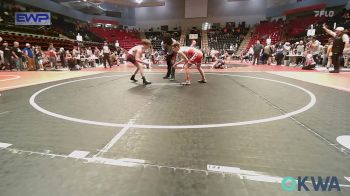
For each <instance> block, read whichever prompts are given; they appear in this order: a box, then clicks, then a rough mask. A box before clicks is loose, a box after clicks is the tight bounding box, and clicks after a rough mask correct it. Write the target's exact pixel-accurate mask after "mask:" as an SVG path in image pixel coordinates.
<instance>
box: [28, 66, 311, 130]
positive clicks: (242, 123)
mask: <svg viewBox="0 0 350 196" xmlns="http://www.w3.org/2000/svg"><path fill="white" fill-rule="evenodd" d="M148 74H150V75H153V74H161V73H148ZM129 75H130V74H123V75H111V76H98V77H91V78H84V79H78V80H72V81H68V82H62V83H59V84H55V85H51V86H48V87H46V88H43V89H41V90H39V91H37V92H35V93H34V94H33V95H32V96H31V97H30V99H29V103H30V105H31V106H32V107H33V108H35V109H36V110H38V111H39V112H42V113H44V114H46V115H49V116H52V117H55V118H59V119H63V120H67V121H72V122H77V123H82V124H89V125H96V126H105V127H125V126H130V125H128V124H119V123H110V122H100V121H92V120H85V119H79V118H74V117H69V116H65V115H61V114H57V113H54V112H51V111H48V110H46V109H44V108H42V107H41V106H39V105H38V104H37V103H36V102H35V99H36V97H37V96H38V95H39V94H41V93H42V92H44V91H47V90H49V89H52V88H55V87H58V86H62V85H66V84H70V83H74V82H80V81H86V80H95V79H100V78H110V77H123V76H129ZM207 75H217V76H229V77H240V78H250V79H257V80H264V81H270V82H275V83H279V84H284V85H287V86H291V87H294V88H297V89H299V90H302V91H304V92H305V93H306V94H307V95H309V97H310V101H309V103H308V104H307V105H305V106H304V107H302V108H300V109H298V110H295V111H292V112H288V113H285V114H282V115H280V116H274V117H270V118H263V119H257V120H249V121H241V122H231V123H217V124H202V125H200V124H198V125H139V124H133V125H131V126H130V127H132V128H143V129H206V128H220V127H234V126H242V125H253V124H260V123H267V122H272V121H277V120H282V119H286V118H289V117H291V116H295V115H297V114H300V113H303V112H305V111H307V110H309V109H310V108H312V107H313V106H314V105H315V104H316V96H315V95H314V94H313V93H312V92H310V91H309V90H307V89H305V88H303V87H300V86H297V85H294V84H291V83H287V82H283V81H279V80H273V79H268V78H261V77H254V76H244V75H236V74H216V73H207Z"/></svg>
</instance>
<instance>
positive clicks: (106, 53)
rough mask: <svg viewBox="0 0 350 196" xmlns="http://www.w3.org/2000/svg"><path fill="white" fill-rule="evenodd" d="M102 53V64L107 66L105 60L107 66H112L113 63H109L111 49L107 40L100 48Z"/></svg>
mask: <svg viewBox="0 0 350 196" xmlns="http://www.w3.org/2000/svg"><path fill="white" fill-rule="evenodd" d="M102 53H103V66H104V67H105V68H107V65H106V63H107V62H106V61H108V64H109V67H110V68H112V66H113V65H112V63H111V57H110V55H111V50H110V49H109V47H108V43H107V42H105V43H104V46H103V48H102Z"/></svg>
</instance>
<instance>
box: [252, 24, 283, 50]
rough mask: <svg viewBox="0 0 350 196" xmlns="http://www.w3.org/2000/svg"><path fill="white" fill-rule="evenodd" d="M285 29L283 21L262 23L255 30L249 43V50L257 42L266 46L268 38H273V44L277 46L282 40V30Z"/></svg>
mask: <svg viewBox="0 0 350 196" xmlns="http://www.w3.org/2000/svg"><path fill="white" fill-rule="evenodd" d="M283 28H284V24H283V22H282V21H273V22H267V21H263V22H260V24H258V25H257V26H256V28H255V32H253V35H252V37H251V39H250V41H249V44H248V46H247V50H248V49H249V48H250V47H251V46H252V45H254V44H255V43H256V41H257V40H260V41H261V44H266V39H267V38H268V37H270V38H271V43H272V44H276V43H277V42H279V41H281V39H282V33H283V31H282V29H283Z"/></svg>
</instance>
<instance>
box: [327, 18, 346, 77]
mask: <svg viewBox="0 0 350 196" xmlns="http://www.w3.org/2000/svg"><path fill="white" fill-rule="evenodd" d="M323 29H324V30H325V31H326V33H328V34H329V35H331V36H332V37H333V46H332V53H333V55H332V63H333V65H334V70H333V71H330V73H339V69H340V57H341V56H342V55H343V52H344V49H346V48H348V47H349V36H348V35H347V34H346V33H344V32H343V31H344V30H345V29H344V27H337V28H336V29H335V31H331V30H329V29H328V28H327V26H326V24H323Z"/></svg>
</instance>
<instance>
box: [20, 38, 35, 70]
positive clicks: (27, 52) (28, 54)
mask: <svg viewBox="0 0 350 196" xmlns="http://www.w3.org/2000/svg"><path fill="white" fill-rule="evenodd" d="M23 56H24V58H25V59H26V62H27V67H28V71H35V62H34V52H33V50H32V48H31V47H30V44H29V43H26V47H25V48H24V49H23Z"/></svg>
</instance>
